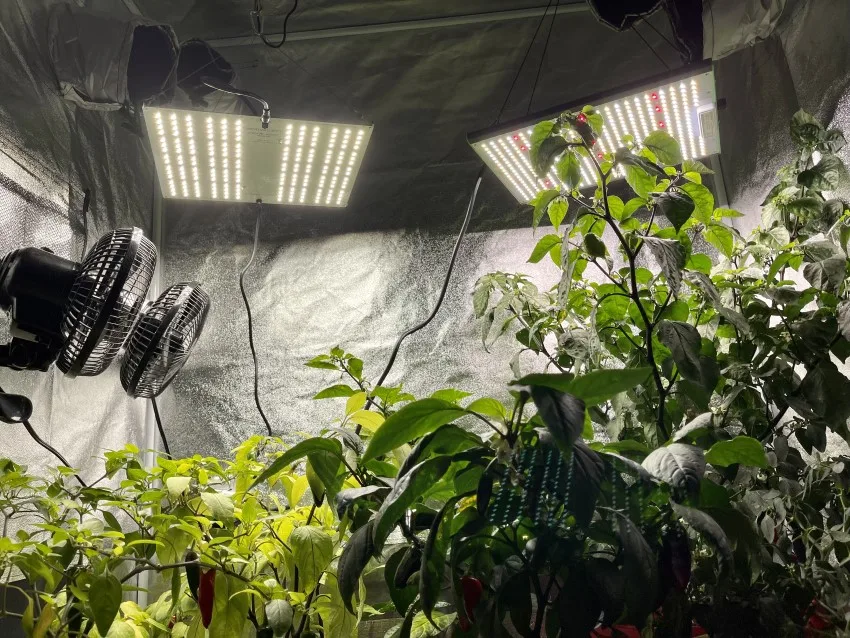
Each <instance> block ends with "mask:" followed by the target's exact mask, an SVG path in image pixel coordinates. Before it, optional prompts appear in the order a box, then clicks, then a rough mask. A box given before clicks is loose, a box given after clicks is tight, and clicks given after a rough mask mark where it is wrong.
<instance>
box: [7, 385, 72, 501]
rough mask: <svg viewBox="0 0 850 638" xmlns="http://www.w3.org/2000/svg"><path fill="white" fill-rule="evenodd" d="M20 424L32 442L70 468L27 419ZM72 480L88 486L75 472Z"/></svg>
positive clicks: (66, 460)
mask: <svg viewBox="0 0 850 638" xmlns="http://www.w3.org/2000/svg"><path fill="white" fill-rule="evenodd" d="M3 392H4V391H3V388H2V387H0V394H3ZM21 424H22V425H23V426H24V428H25V429H26V431H27V434H29V435H30V436H31V437H32V440H33V441H35V442H36V443H38V444H39V445H40V446H41V447H43V448H44V449H45V450H47V451H48V452H50V453H51V454H52V455H53V456H55V457H56V458H57V459H59V462H60V463H62V465H64V466H65V467H72V466H71V464H70V463H69V462H68V459H66V458H65V457H64V456H62V454H60V452H59V450H57V449H56V448H55V447H53V446H52V445H50V444H49V443H48V442H47V441H45V440H44V439H42V438H41V437H40V436H39V435H38V432H36V431H35V429H34V428H33V427H32V425H31V424H30V422H29V420H28V419H23V420H22V421H21ZM74 478H76V479H77V481H78V482H79V483H80V485H82V486H83V487H88V485H86V483H85V481H83V479H81V478H80V475H79V474H77V473H76V472H74Z"/></svg>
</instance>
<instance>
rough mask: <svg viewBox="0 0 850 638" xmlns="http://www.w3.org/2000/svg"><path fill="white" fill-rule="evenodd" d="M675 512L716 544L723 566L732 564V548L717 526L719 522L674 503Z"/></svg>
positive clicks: (701, 512)
mask: <svg viewBox="0 0 850 638" xmlns="http://www.w3.org/2000/svg"><path fill="white" fill-rule="evenodd" d="M673 511H674V512H676V514H677V515H678V516H679V517H681V518H682V519H684V521H685V522H686V523H687V524H688V525H690V526H691V527H693V528H694V529H695V530H697V531H698V532H699V533H700V534H702V535H703V536H705V537H707V538H708V539H709V540H710V541H711V542H712V543H713V544H714V546H715V547H716V548H717V554H718V556H719V557H720V561H721V566H723V567H724V568H726V567H728V566H730V565H731V564H732V560H733V557H732V546H731V545H730V544H729V538H728V537H727V536H726V532H724V531H723V528H722V527H720V525H718V524H717V521H715V520H714V519H713V518H712V517H711V516H710V515H709V514H706V513H705V512H703V511H701V510H698V509H696V508H694V507H688V506H686V505H681V504H679V503H673Z"/></svg>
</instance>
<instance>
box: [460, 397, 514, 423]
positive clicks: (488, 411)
mask: <svg viewBox="0 0 850 638" xmlns="http://www.w3.org/2000/svg"><path fill="white" fill-rule="evenodd" d="M466 409H467V410H469V411H470V412H477V413H478V414H483V415H484V416H489V417H492V418H494V419H499V420H504V419H505V418H506V417H507V411H506V410H505V406H504V405H502V404H501V403H500V402H499V401H496V399H491V398H489V397H484V398H481V399H476V400H475V401H473V402H472V403H470V404H469V405H468V406H466Z"/></svg>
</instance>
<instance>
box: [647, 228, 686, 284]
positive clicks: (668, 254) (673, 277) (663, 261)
mask: <svg viewBox="0 0 850 638" xmlns="http://www.w3.org/2000/svg"><path fill="white" fill-rule="evenodd" d="M643 241H644V243H645V244H646V246H647V248H649V251H650V252H651V253H652V256H653V257H655V260H656V261H657V262H658V265H659V266H661V272H663V273H664V276H665V277H666V278H667V283H668V284H669V285H670V288H671V290H672V291H673V292H674V293H675V292H676V291H677V290H678V289H679V285H680V284H681V283H682V269H683V268H684V267H685V262H686V261H687V253H686V251H685V247H684V246H682V244H681V243H679V242H678V241H676V240H675V239H660V238H658V237H646V238H644V240H643Z"/></svg>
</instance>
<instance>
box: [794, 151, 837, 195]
mask: <svg viewBox="0 0 850 638" xmlns="http://www.w3.org/2000/svg"><path fill="white" fill-rule="evenodd" d="M843 168H844V164H843V163H842V162H841V160H840V159H838V158H837V157H836V156H835V155H825V156H824V157H822V158H821V160H820V162H818V163H817V164H816V165H815V166H813V167H812V168H810V169H808V170H805V171H803V172H802V173H800V174H799V175H798V176H797V183H798V184H800V185H801V186H805V187H806V188H811V189H813V190H816V191H831V190H835V189H836V188H838V184H839V182H840V180H841V170H842V169H843Z"/></svg>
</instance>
